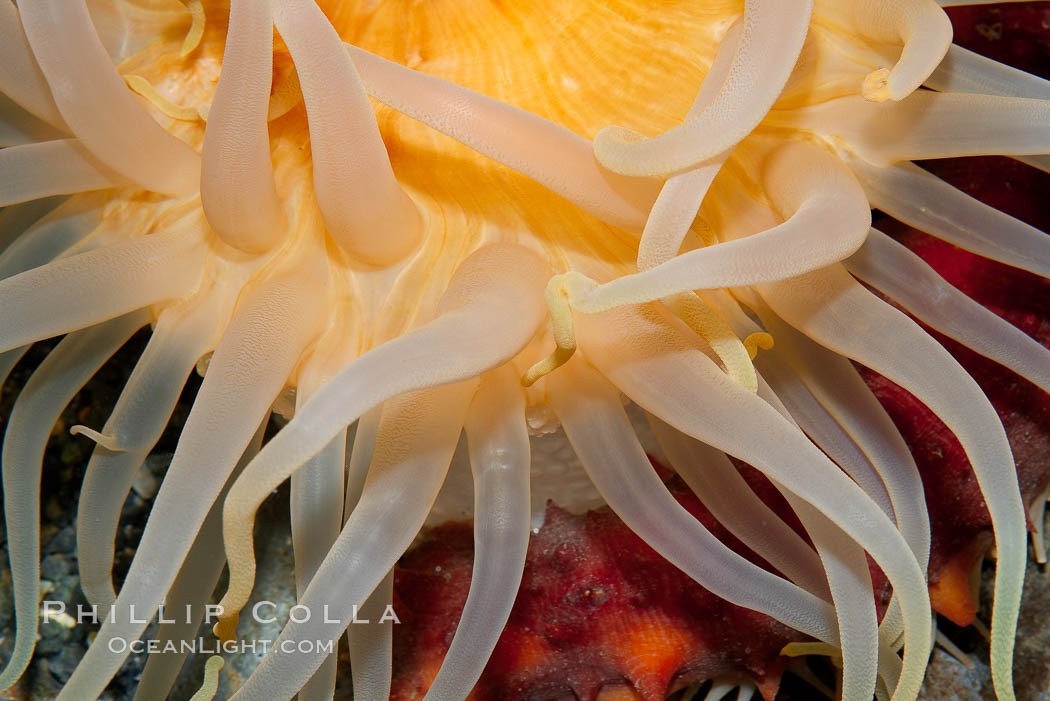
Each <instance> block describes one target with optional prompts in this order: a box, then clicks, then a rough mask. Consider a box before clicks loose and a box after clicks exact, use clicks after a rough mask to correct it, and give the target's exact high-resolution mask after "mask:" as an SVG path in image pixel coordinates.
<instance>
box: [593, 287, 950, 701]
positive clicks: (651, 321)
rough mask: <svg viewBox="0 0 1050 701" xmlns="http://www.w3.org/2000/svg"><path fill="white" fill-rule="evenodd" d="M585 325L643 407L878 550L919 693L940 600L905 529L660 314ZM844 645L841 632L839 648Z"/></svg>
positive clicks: (601, 365)
mask: <svg viewBox="0 0 1050 701" xmlns="http://www.w3.org/2000/svg"><path fill="white" fill-rule="evenodd" d="M812 308H817V309H819V307H811V309H812ZM577 324H578V326H579V334H580V345H581V347H582V348H584V349H585V352H586V353H587V357H588V359H589V360H590V361H591V362H592V363H594V364H595V366H596V367H598V369H599V370H601V372H602V373H603V374H604V375H605V376H606V377H608V378H609V379H610V380H611V381H612V382H614V383H615V384H616V385H617V386H618V387H619V388H620V389H621V390H623V391H624V393H625V394H627V396H629V397H631V398H632V399H633V400H634V401H635V402H637V403H638V404H639V405H640V406H641V407H642V408H644V409H645V410H647V411H649V412H650V413H653V414H655V415H656V416H658V417H659V418H660V419H661V420H663V421H665V422H667V423H668V424H670V425H671V426H673V427H674V428H677V429H678V430H679V431H682V432H683V433H686V434H688V435H691V436H693V437H694V438H697V439H698V440H702V441H703V442H705V443H708V444H709V445H712V446H713V447H716V448H719V449H720V450H723V451H725V452H727V453H729V454H731V455H735V456H737V457H739V458H740V459H742V460H745V461H747V462H748V463H750V464H751V465H754V466H755V467H756V468H758V469H760V470H762V471H763V472H764V473H766V474H767V475H768V476H769V477H770V478H771V479H773V480H774V481H776V482H777V483H778V484H781V485H783V486H784V487H785V488H787V489H788V490H789V491H791V492H793V493H794V494H796V495H798V496H799V497H801V498H803V499H805V500H806V501H808V502H809V503H810V504H812V505H813V506H814V507H816V508H817V509H819V510H820V511H821V512H822V513H824V514H825V515H826V516H827V517H828V518H830V519H831V520H832V521H833V522H834V523H835V524H836V525H837V526H838V527H839V528H842V529H843V530H844V531H845V532H846V533H847V534H848V535H849V536H850V537H851V538H853V539H854V540H855V541H856V542H857V543H858V544H859V545H860V546H861V547H863V548H864V549H865V550H867V551H868V553H869V554H871V556H872V558H873V559H874V560H875V561H876V562H877V563H878V564H879V566H880V567H881V568H882V570H883V572H885V573H886V575H887V577H888V578H889V580H890V582H891V584H892V585H893V587H894V591H895V592H897V594H898V596H899V597H900V600H901V607H902V610H903V612H904V614H905V621H906V622H907V627H906V628H905V637H906V649H905V657H904V667H903V673H902V674H901V680H900V683H899V685H898V688H897V692H896V693H897V695H898V696H899V698H912V697H913V696H914V695H915V694H917V693H918V690H919V686H920V685H921V683H922V678H923V672H924V670H925V660H926V656H927V654H928V652H929V650H930V646H931V633H930V623H929V621H930V600H929V593H928V592H927V590H926V582H925V577H924V576H923V573H922V571H921V569H920V568H919V566H918V564H917V563H916V561H915V557H914V555H912V553H911V550H910V548H909V547H908V545H907V543H906V542H905V541H904V539H903V537H901V535H900V533H899V532H898V531H897V528H896V525H895V524H893V523H892V522H891V521H890V520H889V519H888V518H887V517H886V515H885V514H884V513H883V512H882V511H881V510H880V509H879V507H878V506H877V505H876V504H875V503H874V502H872V501H871V499H870V498H869V497H868V496H867V495H866V494H864V492H863V491H862V490H861V489H860V487H858V486H857V485H856V484H855V483H854V482H853V481H852V480H851V479H850V478H849V477H847V476H846V475H845V474H843V472H842V471H841V470H840V469H839V468H838V466H836V465H835V464H834V463H832V462H831V461H830V460H828V458H827V457H826V456H824V454H823V453H821V452H820V450H819V449H818V448H817V447H816V446H815V445H813V443H811V442H810V441H809V439H807V438H806V437H805V435H804V434H802V432H801V431H799V430H798V429H797V428H796V427H795V426H793V425H792V424H790V423H788V422H787V421H785V420H784V419H783V418H782V417H781V416H780V415H779V414H778V413H777V412H776V410H775V409H773V408H772V407H771V406H770V405H769V404H767V403H766V402H765V401H764V400H763V399H762V398H760V397H757V396H755V395H754V394H752V393H750V392H747V391H746V390H744V389H743V388H741V387H739V386H738V385H736V383H735V382H733V381H732V380H731V379H730V378H729V377H728V376H726V375H725V373H723V372H721V370H720V369H719V368H718V367H717V366H716V365H715V364H714V363H713V362H712V361H711V360H710V359H709V358H708V357H707V356H706V355H704V354H703V353H701V352H700V351H697V350H695V349H694V348H693V342H691V341H690V339H689V338H688V337H687V336H685V335H684V334H682V333H681V332H679V331H677V330H676V329H675V328H674V327H673V326H670V325H668V324H667V322H666V321H665V320H664V318H663V317H662V316H660V315H659V314H658V312H657V310H656V309H654V308H652V307H639V308H636V309H633V310H629V309H619V310H616V311H613V312H607V313H605V314H597V315H577ZM837 641H838V638H837V636H836V637H834V638H833V639H832V641H831V642H833V644H834V643H835V642H837Z"/></svg>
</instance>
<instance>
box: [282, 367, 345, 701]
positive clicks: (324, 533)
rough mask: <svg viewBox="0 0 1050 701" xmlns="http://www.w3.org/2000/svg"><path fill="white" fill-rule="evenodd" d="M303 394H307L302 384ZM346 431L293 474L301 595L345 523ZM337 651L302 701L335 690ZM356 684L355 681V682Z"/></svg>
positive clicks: (328, 695)
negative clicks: (344, 469)
mask: <svg viewBox="0 0 1050 701" xmlns="http://www.w3.org/2000/svg"><path fill="white" fill-rule="evenodd" d="M299 390H300V391H299V394H297V395H296V399H297V400H299V397H300V396H303V398H304V399H305V397H306V396H307V392H304V391H303V388H302V387H300V388H299ZM345 450H346V433H345V431H344V432H342V433H338V434H336V436H335V438H333V439H332V441H331V442H330V443H329V444H328V445H327V446H325V447H324V449H323V450H321V452H320V453H318V454H317V455H315V456H314V457H313V458H311V459H310V460H309V461H307V463H306V464H305V465H303V467H302V469H300V470H299V471H298V472H296V473H295V474H293V475H292V492H291V515H292V547H293V548H294V552H295V590H296V593H297V596H299V597H302V595H303V593H304V592H305V591H306V587H307V585H308V584H309V583H310V580H311V579H312V578H313V576H314V573H315V572H316V571H317V568H318V567H319V566H320V565H321V561H322V560H324V557H325V555H327V554H328V550H329V549H330V548H331V547H332V543H334V542H335V539H336V538H337V537H339V530H340V528H341V527H342V525H343V463H344V452H345ZM335 681H336V655H334V654H333V655H330V656H329V657H328V659H326V660H325V661H324V663H323V664H322V665H321V668H320V669H318V670H317V673H316V674H315V675H314V676H313V677H312V678H311V679H310V681H309V682H307V684H306V685H305V686H304V687H303V689H302V691H300V692H299V701H324V699H330V698H332V694H333V693H334V692H335ZM355 688H357V687H356V685H355Z"/></svg>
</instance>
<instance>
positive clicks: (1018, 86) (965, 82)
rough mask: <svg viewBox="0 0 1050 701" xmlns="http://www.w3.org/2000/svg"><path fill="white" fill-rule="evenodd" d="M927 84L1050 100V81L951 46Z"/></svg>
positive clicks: (942, 88)
mask: <svg viewBox="0 0 1050 701" xmlns="http://www.w3.org/2000/svg"><path fill="white" fill-rule="evenodd" d="M926 85H927V86H929V87H931V88H933V89H934V90H939V91H941V92H957V93H958V92H961V93H977V94H980V95H1001V96H1003V97H1035V98H1039V99H1041V100H1050V80H1046V79H1045V78H1040V77H1039V76H1036V75H1032V74H1031V73H1026V72H1025V71H1022V70H1020V69H1017V68H1014V67H1013V66H1007V65H1006V64H1005V63H999V62H998V61H995V60H993V59H990V58H986V57H984V56H982V55H981V54H978V53H974V52H973V51H970V50H969V49H964V48H963V47H961V46H959V45H958V44H952V46H951V48H950V49H948V54H947V55H946V56H945V57H944V60H943V61H941V65H939V66H937V70H935V71H934V72H933V73H931V74H930V77H929V78H927V79H926Z"/></svg>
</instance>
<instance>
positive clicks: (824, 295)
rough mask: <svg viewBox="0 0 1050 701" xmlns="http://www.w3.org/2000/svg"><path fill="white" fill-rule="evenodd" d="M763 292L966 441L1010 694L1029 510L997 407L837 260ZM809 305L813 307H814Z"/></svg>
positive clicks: (1000, 684)
mask: <svg viewBox="0 0 1050 701" xmlns="http://www.w3.org/2000/svg"><path fill="white" fill-rule="evenodd" d="M760 292H761V294H762V296H763V298H764V299H765V300H766V302H767V303H768V304H769V305H770V307H772V308H773V310H774V311H775V312H776V313H777V314H778V315H780V316H781V317H782V318H784V319H785V321H787V322H788V323H790V324H792V325H793V326H795V327H796V328H798V329H799V330H801V331H803V332H804V333H805V334H806V335H808V336H810V337H811V338H814V340H816V341H818V342H819V343H820V344H821V345H824V346H826V347H828V348H830V349H831V350H833V351H835V352H836V353H839V354H841V355H845V356H846V357H849V358H853V359H854V360H856V361H858V362H861V363H863V364H865V365H867V366H868V367H870V368H872V369H873V370H875V371H876V372H878V373H880V374H882V375H884V376H885V377H887V378H889V379H890V380H892V381H893V382H895V383H897V384H899V385H900V386H902V387H904V388H905V389H907V390H908V391H909V392H911V393H912V394H914V395H915V396H916V397H918V398H919V399H920V400H921V401H923V402H924V403H925V404H926V405H927V406H928V407H929V408H930V409H931V410H932V411H933V412H934V413H935V414H936V415H937V416H938V417H939V418H940V419H941V420H942V421H944V423H945V425H947V426H948V428H949V429H950V430H951V431H952V432H953V433H955V435H956V437H957V438H958V439H959V442H960V443H962V445H963V448H964V450H965V451H966V455H967V457H968V458H969V459H970V464H971V465H972V467H973V471H974V475H975V476H976V477H977V482H978V484H979V485H980V488H981V493H982V494H983V495H984V498H985V502H986V503H987V506H988V510H989V513H990V514H991V519H992V528H993V530H994V532H995V540H996V550H997V553H998V556H997V564H996V572H995V612H994V615H993V618H992V651H991V662H992V664H991V666H992V674H993V681H994V683H995V688H996V693H998V694H999V696H1000V697H1001V698H1012V697H1013V686H1012V682H1011V672H1012V669H1011V659H1012V652H1013V638H1014V631H1015V627H1016V624H1017V614H1018V609H1019V606H1020V598H1021V590H1022V584H1023V580H1024V568H1025V558H1026V553H1025V512H1024V505H1023V504H1022V503H1021V496H1020V493H1019V491H1018V486H1017V480H1016V478H1015V476H1014V462H1013V457H1012V454H1011V451H1010V444H1009V442H1008V441H1007V439H1006V433H1005V431H1004V430H1003V428H1002V423H1001V422H1000V421H999V417H998V415H997V414H996V413H995V409H993V408H992V405H991V404H990V403H989V402H988V400H987V398H986V397H985V396H984V393H983V392H981V389H980V387H978V386H977V383H976V382H974V380H973V379H972V378H971V377H970V376H969V375H967V374H966V372H965V371H964V370H963V369H962V368H961V367H960V366H959V364H958V363H957V362H956V361H955V360H954V359H953V358H952V356H951V355H950V354H949V353H948V352H947V351H946V350H944V348H942V347H941V346H940V344H938V343H937V342H936V341H935V340H933V339H932V338H931V337H930V336H929V335H927V334H926V333H925V332H923V331H922V329H921V328H919V326H918V325H917V324H915V323H914V322H913V321H911V320H910V319H908V318H907V317H906V316H905V315H904V314H903V313H901V312H899V311H897V310H896V309H893V308H892V307H890V306H889V305H888V304H885V303H883V302H882V301H881V300H879V299H878V298H877V297H875V296H874V295H872V294H871V293H869V292H868V291H867V290H865V289H864V288H863V287H862V286H861V285H860V284H859V283H857V282H856V281H854V280H853V278H852V277H850V276H849V274H848V273H847V272H846V271H845V270H844V269H843V268H842V267H841V266H836V267H829V268H827V269H825V270H822V271H819V272H817V273H810V274H809V275H806V276H802V277H800V278H797V279H795V280H791V281H787V282H782V283H776V284H773V285H768V286H763V287H762V288H760ZM814 309H816V310H820V311H819V313H816V314H815V313H813V311H812V310H814ZM903 359H907V362H904V360H903ZM903 603H904V602H903V600H902V604H903ZM904 619H905V625H906V628H905V635H907V626H910V625H911V622H910V620H909V614H908V612H907V610H905V611H904ZM906 646H907V643H906ZM905 660H906V661H907V652H906V655H905Z"/></svg>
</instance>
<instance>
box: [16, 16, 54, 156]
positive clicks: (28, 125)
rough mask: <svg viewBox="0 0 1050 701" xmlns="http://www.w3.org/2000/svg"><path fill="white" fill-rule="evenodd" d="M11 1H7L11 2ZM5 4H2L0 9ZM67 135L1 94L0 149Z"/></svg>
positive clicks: (51, 139)
mask: <svg viewBox="0 0 1050 701" xmlns="http://www.w3.org/2000/svg"><path fill="white" fill-rule="evenodd" d="M9 1H10V0H5V2H9ZM2 6H3V3H0V7H2ZM64 136H65V134H64V133H63V132H61V131H59V130H58V129H55V128H54V127H53V126H51V125H49V124H48V123H47V122H45V121H43V120H41V119H38V118H37V117H34V116H33V115H32V114H30V113H29V112H27V111H26V110H24V109H22V108H21V107H19V106H18V105H17V104H16V103H14V102H12V101H11V100H10V99H8V98H7V97H6V96H5V95H4V94H3V93H0V147H2V148H7V147H9V146H23V145H25V144H32V143H36V142H38V141H53V140H56V139H61V138H62V137H64Z"/></svg>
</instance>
